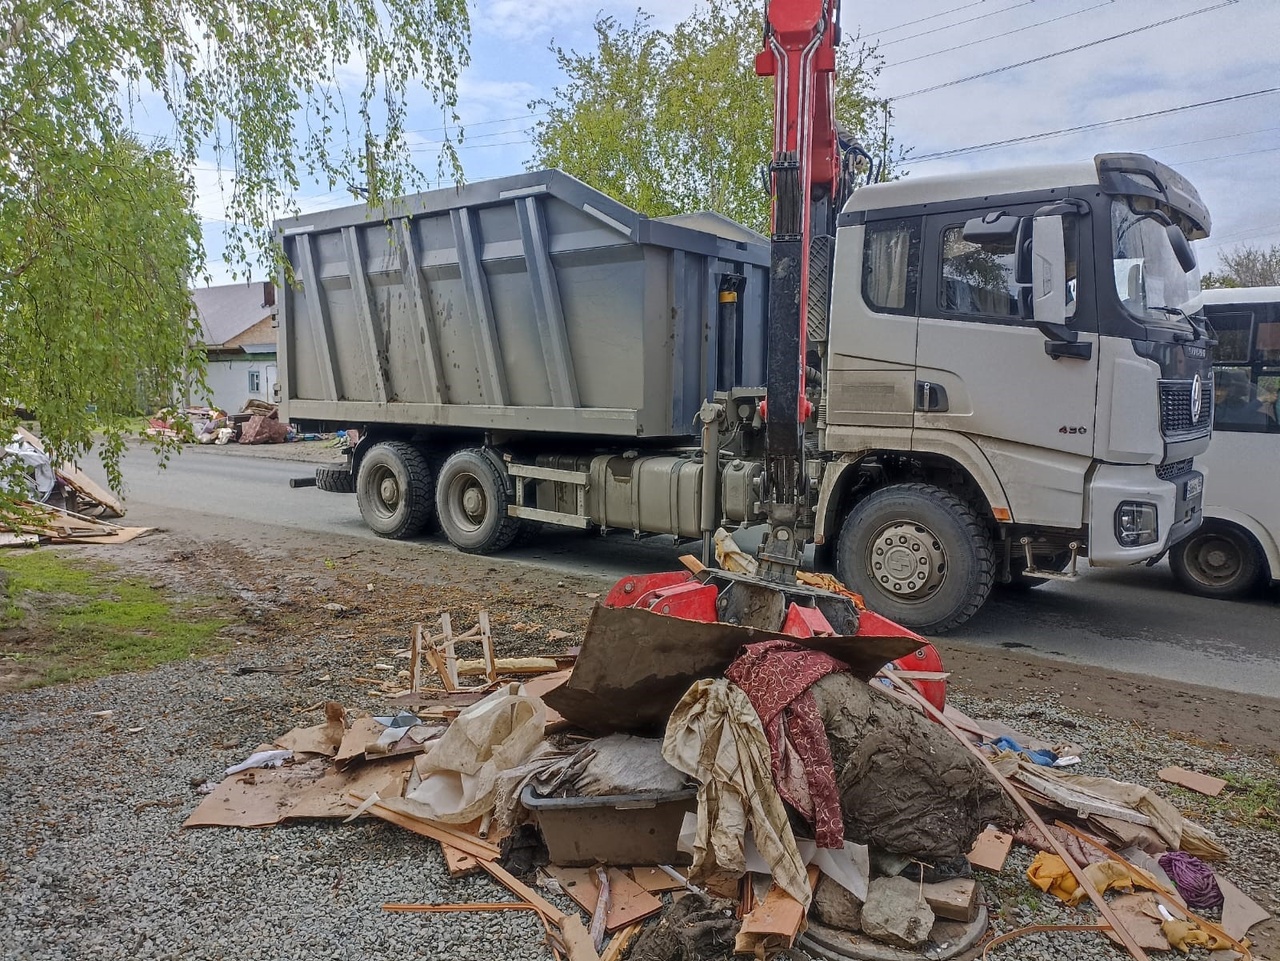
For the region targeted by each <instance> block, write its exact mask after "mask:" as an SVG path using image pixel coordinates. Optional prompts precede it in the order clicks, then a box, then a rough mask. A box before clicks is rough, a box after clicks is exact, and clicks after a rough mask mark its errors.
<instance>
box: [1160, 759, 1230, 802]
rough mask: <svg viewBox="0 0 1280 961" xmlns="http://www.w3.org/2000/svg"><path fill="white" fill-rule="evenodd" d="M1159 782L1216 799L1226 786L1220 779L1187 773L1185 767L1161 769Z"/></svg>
mask: <svg viewBox="0 0 1280 961" xmlns="http://www.w3.org/2000/svg"><path fill="white" fill-rule="evenodd" d="M1160 780H1162V781H1167V782H1168V783H1169V784H1176V785H1178V786H1179V787H1184V788H1187V789H1188V790H1191V791H1195V792H1196V793H1198V794H1207V795H1208V796H1209V797H1217V796H1218V795H1219V794H1221V793H1222V789H1223V788H1225V787H1226V786H1227V782H1226V781H1224V780H1222V778H1220V777H1213V776H1212V775H1211V774H1201V773H1200V772H1199V771H1188V770H1187V769H1186V768H1185V767H1176V766H1175V767H1167V768H1165V769H1163V770H1162V771H1161V772H1160Z"/></svg>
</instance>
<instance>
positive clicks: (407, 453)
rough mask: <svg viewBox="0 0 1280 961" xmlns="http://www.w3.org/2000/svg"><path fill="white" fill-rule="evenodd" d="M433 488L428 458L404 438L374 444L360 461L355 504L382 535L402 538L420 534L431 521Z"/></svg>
mask: <svg viewBox="0 0 1280 961" xmlns="http://www.w3.org/2000/svg"><path fill="white" fill-rule="evenodd" d="M434 490H435V488H434V484H433V481H432V475H431V468H430V467H428V466H427V459H426V457H424V456H423V454H422V451H420V450H418V448H416V447H414V446H413V445H412V444H409V443H406V442H405V441H400V440H388V441H382V442H381V443H378V444H374V445H373V447H371V448H370V449H369V451H368V453H366V454H365V455H364V458H363V459H362V460H361V461H360V472H359V474H358V475H357V476H356V503H357V504H359V506H360V516H361V517H362V518H364V522H365V523H366V524H368V525H369V529H370V530H372V531H373V532H374V533H375V534H377V535H378V536H379V537H389V538H391V539H393V540H402V539H404V538H406V537H414V536H416V535H418V534H421V533H422V530H423V528H425V527H426V526H427V523H428V522H429V521H430V520H431V511H432V494H433V493H434Z"/></svg>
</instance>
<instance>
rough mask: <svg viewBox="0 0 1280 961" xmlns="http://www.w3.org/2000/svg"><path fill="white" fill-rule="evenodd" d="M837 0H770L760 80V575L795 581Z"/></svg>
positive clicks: (830, 159) (831, 185)
mask: <svg viewBox="0 0 1280 961" xmlns="http://www.w3.org/2000/svg"><path fill="white" fill-rule="evenodd" d="M839 6H840V3H839V0H769V4H768V8H767V15H766V25H765V41H764V49H763V50H761V51H760V53H759V54H758V55H757V56H756V64H755V66H756V73H757V74H759V75H760V76H771V77H773V78H774V142H773V160H772V163H771V164H770V168H769V169H770V188H771V191H772V204H771V206H772V210H771V237H770V250H771V257H770V261H771V264H770V268H771V269H770V277H769V314H768V323H767V330H768V369H767V374H766V384H765V388H766V406H765V485H766V490H765V496H764V500H765V503H766V505H767V511H768V516H769V533H768V534H767V535H766V537H765V541H764V543H763V544H762V546H761V548H760V561H761V573H762V574H763V575H764V576H765V577H767V578H769V579H771V580H780V581H792V580H794V577H795V573H794V572H795V569H796V567H797V566H798V565H799V563H800V557H801V554H802V552H803V550H804V544H805V542H806V541H807V540H808V537H809V531H810V530H811V521H810V520H808V518H807V507H806V496H805V495H806V491H807V485H808V479H807V473H806V470H805V465H804V423H805V421H806V420H808V418H809V416H810V414H811V412H812V411H811V408H812V405H811V404H810V402H809V400H808V399H807V397H806V396H805V358H806V352H807V345H806V332H807V328H808V311H809V285H810V273H811V258H812V245H813V239H814V237H815V236H826V235H830V234H831V233H832V232H833V227H834V216H835V213H836V210H835V206H836V200H837V197H838V194H839V192H840V190H839V188H840V178H841V163H840V157H839V153H840V150H839V139H838V136H837V131H836V122H835V67H836V46H837V45H838V43H839V41H840V36H839V32H840V31H839Z"/></svg>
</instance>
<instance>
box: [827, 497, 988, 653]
mask: <svg viewBox="0 0 1280 961" xmlns="http://www.w3.org/2000/svg"><path fill="white" fill-rule="evenodd" d="M836 573H837V575H838V576H839V578H840V580H842V581H843V582H844V583H845V584H847V585H848V586H849V587H850V588H851V589H852V590H855V591H857V592H858V593H859V594H861V595H862V596H863V598H864V600H865V601H866V603H867V606H868V607H869V608H870V609H871V610H873V611H875V612H876V613H878V614H882V615H884V616H885V617H887V618H889V619H891V620H894V621H897V622H898V623H899V624H902V625H904V626H905V627H910V628H911V629H912V630H916V631H919V632H920V633H922V634H944V633H946V632H947V631H949V630H951V629H952V628H954V627H957V626H959V625H960V624H963V623H964V622H965V621H967V620H968V619H969V618H971V617H972V616H973V615H974V614H976V613H977V611H978V609H979V608H980V607H982V605H983V604H984V603H985V602H986V600H987V595H989V594H990V593H991V587H992V585H993V584H994V583H995V559H994V555H993V551H992V545H991V533H990V531H989V530H988V529H987V526H986V525H985V524H984V523H983V522H982V519H981V518H980V517H979V516H978V514H977V513H976V512H975V511H974V509H973V508H972V507H970V506H969V505H968V504H966V503H965V502H964V501H963V500H961V499H960V498H959V497H957V496H956V495H955V494H953V493H951V492H950V491H946V490H943V489H942V488H940V487H934V486H932V485H930V484H916V483H912V484H894V485H891V486H889V487H882V488H880V489H879V490H877V491H873V492H872V493H870V494H868V495H867V496H866V497H865V498H863V499H862V500H860V501H859V502H858V503H857V504H855V505H854V507H853V510H851V511H850V512H849V516H848V517H846V518H845V522H844V525H843V526H842V527H841V529H840V537H839V541H838V543H837V544H836Z"/></svg>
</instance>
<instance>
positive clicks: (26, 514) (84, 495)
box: [0, 427, 150, 547]
mask: <svg viewBox="0 0 1280 961" xmlns="http://www.w3.org/2000/svg"><path fill="white" fill-rule="evenodd" d="M0 456H3V457H6V458H13V459H17V460H18V461H19V462H20V463H21V464H22V466H23V468H24V471H23V475H24V476H23V479H22V483H23V484H24V485H25V490H23V491H22V492H21V495H20V496H23V497H24V498H25V499H24V500H23V501H22V502H21V508H20V510H18V511H16V512H14V513H12V514H11V515H9V516H3V517H0V547H15V546H31V545H35V544H38V543H52V544H122V543H124V542H126V541H131V540H133V539H134V538H136V537H140V536H141V535H143V534H146V533H148V532H149V530H150V529H149V528H145V527H121V526H120V525H119V524H113V523H111V522H110V521H108V520H107V518H111V517H123V516H124V505H123V504H122V503H121V502H120V499H119V498H118V497H116V496H115V495H114V494H113V493H111V491H109V490H107V489H106V488H105V487H103V486H102V485H101V484H98V483H97V482H96V481H94V480H93V479H92V478H91V477H89V476H88V475H87V474H85V473H84V472H83V471H81V470H80V469H79V468H77V467H76V466H75V465H74V464H56V463H54V462H53V459H52V458H51V457H50V456H49V454H48V453H47V452H46V451H45V449H44V445H43V444H42V443H41V442H40V439H39V438H38V437H36V436H35V435H34V434H32V433H31V432H30V431H28V430H26V429H24V428H21V427H19V428H18V430H17V433H16V434H15V435H14V437H13V438H12V440H11V442H10V443H9V444H8V445H7V446H6V447H5V448H4V451H3V453H2V454H0ZM59 505H61V506H59Z"/></svg>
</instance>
